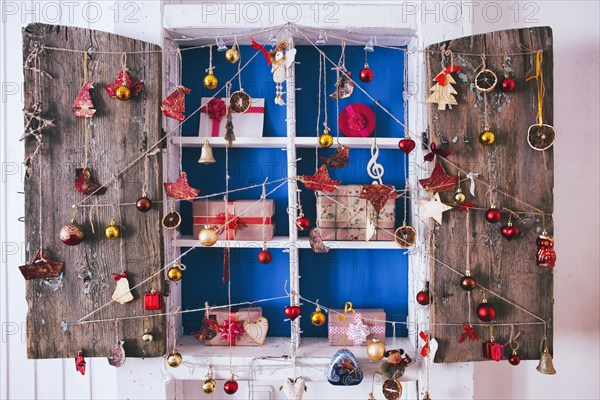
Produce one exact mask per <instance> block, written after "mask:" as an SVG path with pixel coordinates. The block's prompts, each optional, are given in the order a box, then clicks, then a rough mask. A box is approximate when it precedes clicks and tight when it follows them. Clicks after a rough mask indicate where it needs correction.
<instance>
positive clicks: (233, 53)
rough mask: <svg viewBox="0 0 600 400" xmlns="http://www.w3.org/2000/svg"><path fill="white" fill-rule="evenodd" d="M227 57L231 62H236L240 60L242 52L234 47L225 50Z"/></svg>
mask: <svg viewBox="0 0 600 400" xmlns="http://www.w3.org/2000/svg"><path fill="white" fill-rule="evenodd" d="M225 59H226V60H227V62H228V63H230V64H235V63H236V62H238V61H239V60H240V52H239V51H238V49H236V48H235V46H234V47H232V48H230V49H229V50H227V51H226V52H225Z"/></svg>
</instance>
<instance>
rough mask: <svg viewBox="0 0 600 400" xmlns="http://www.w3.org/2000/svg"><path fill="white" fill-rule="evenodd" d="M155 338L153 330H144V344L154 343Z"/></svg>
mask: <svg viewBox="0 0 600 400" xmlns="http://www.w3.org/2000/svg"><path fill="white" fill-rule="evenodd" d="M153 340H154V336H153V335H152V332H150V331H144V334H143V335H142V343H144V344H148V343H152V341H153Z"/></svg>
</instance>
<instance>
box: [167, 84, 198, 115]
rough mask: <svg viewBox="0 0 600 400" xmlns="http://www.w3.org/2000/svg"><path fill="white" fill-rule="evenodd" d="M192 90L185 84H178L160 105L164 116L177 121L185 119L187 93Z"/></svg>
mask: <svg viewBox="0 0 600 400" xmlns="http://www.w3.org/2000/svg"><path fill="white" fill-rule="evenodd" d="M191 91H192V90H191V89H188V88H186V87H185V86H181V85H178V86H177V88H176V89H175V90H174V91H173V92H171V94H170V95H168V96H167V98H166V99H164V100H163V101H162V103H161V105H160V109H161V111H162V113H163V114H164V116H165V117H168V118H173V119H174V120H177V121H183V120H185V95H186V94H190V92H191Z"/></svg>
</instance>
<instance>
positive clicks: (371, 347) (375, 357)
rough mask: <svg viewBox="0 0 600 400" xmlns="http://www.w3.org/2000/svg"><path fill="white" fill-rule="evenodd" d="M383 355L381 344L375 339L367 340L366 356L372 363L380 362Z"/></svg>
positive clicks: (383, 349)
mask: <svg viewBox="0 0 600 400" xmlns="http://www.w3.org/2000/svg"><path fill="white" fill-rule="evenodd" d="M384 355H385V344H383V343H381V341H380V340H379V339H378V338H377V337H374V338H372V339H371V340H369V343H368V344H367V356H369V358H370V359H371V360H372V361H380V360H382V359H383V357H384Z"/></svg>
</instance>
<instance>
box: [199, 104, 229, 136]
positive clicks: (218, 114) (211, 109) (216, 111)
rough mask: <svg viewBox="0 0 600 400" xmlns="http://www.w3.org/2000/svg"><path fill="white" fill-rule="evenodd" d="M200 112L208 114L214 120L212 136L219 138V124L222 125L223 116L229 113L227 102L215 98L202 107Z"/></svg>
mask: <svg viewBox="0 0 600 400" xmlns="http://www.w3.org/2000/svg"><path fill="white" fill-rule="evenodd" d="M200 112H203V113H206V114H208V118H210V119H211V120H212V133H211V136H212V137H218V136H219V124H220V123H221V119H222V118H223V116H224V115H225V114H226V113H227V106H226V105H225V102H224V101H223V100H222V99H220V98H218V97H215V98H214V99H211V100H210V101H209V102H208V104H206V105H205V106H202V107H201V108H200Z"/></svg>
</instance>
